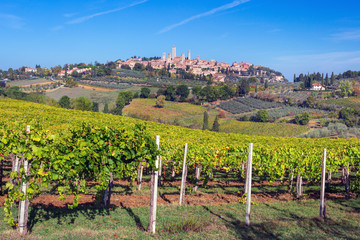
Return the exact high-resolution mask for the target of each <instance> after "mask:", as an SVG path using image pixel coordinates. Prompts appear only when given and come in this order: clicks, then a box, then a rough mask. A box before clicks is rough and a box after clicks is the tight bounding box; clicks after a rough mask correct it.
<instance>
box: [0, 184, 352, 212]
mask: <svg viewBox="0 0 360 240" xmlns="http://www.w3.org/2000/svg"><path fill="white" fill-rule="evenodd" d="M228 183H229V185H232V186H235V185H237V186H239V183H237V182H228ZM93 184H95V183H93ZM114 184H115V185H117V186H120V185H122V186H124V185H125V186H129V183H128V182H127V181H123V180H121V181H115V183H114ZM170 184H171V185H173V186H179V185H180V181H174V182H171V183H170ZM221 184H225V181H221V182H220V181H216V182H215V181H214V182H209V184H208V185H209V186H214V185H221ZM273 184H275V185H279V184H280V183H278V182H275V183H273ZM166 185H167V184H165V186H166ZM241 185H242V184H241ZM256 185H264V183H260V182H259V183H254V186H256ZM142 186H149V182H143V183H142ZM241 189H242V188H241ZM5 197H6V196H0V206H2V205H3V204H4V201H5ZM319 198H320V196H319V193H310V194H309V195H308V196H306V198H305V199H319ZM351 198H355V195H354V194H352V195H351ZM73 199H74V196H68V197H67V199H66V200H65V201H61V200H59V199H58V195H40V196H38V197H36V198H35V199H34V200H33V201H32V203H31V206H42V207H57V208H65V207H67V205H68V204H72V203H73ZM240 199H241V194H207V193H201V192H198V193H193V194H191V195H186V197H185V200H186V201H185V202H186V204H188V205H200V206H202V205H220V204H227V203H238V202H239V200H240ZM326 199H328V200H334V199H345V196H344V194H343V193H326ZM252 200H253V201H254V202H256V203H268V202H289V201H293V200H294V196H293V195H292V194H290V193H255V194H252ZM149 203H150V195H135V194H121V195H118V194H112V196H111V205H112V206H117V207H126V208H130V207H140V206H148V205H149ZM178 203H179V194H162V195H159V197H158V204H159V205H178ZM79 206H96V201H95V195H93V194H81V197H80V200H79Z"/></svg>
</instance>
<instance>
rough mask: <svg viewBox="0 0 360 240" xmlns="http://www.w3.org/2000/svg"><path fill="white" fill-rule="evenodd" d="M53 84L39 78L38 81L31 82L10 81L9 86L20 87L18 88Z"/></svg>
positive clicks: (32, 80) (30, 80) (31, 80)
mask: <svg viewBox="0 0 360 240" xmlns="http://www.w3.org/2000/svg"><path fill="white" fill-rule="evenodd" d="M48 83H53V82H52V81H49V80H47V79H45V78H38V79H29V80H16V81H9V82H7V84H9V85H10V86H18V87H25V86H30V85H33V86H35V85H37V84H48Z"/></svg>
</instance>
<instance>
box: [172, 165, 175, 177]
mask: <svg viewBox="0 0 360 240" xmlns="http://www.w3.org/2000/svg"><path fill="white" fill-rule="evenodd" d="M175 176H176V172H175V166H173V167H172V172H171V177H172V178H174V177H175Z"/></svg>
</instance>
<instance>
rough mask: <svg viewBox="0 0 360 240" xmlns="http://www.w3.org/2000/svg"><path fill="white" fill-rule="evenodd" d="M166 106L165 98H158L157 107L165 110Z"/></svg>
mask: <svg viewBox="0 0 360 240" xmlns="http://www.w3.org/2000/svg"><path fill="white" fill-rule="evenodd" d="M164 106H165V96H164V95H160V96H158V97H157V98H156V101H155V107H158V108H163V107H164Z"/></svg>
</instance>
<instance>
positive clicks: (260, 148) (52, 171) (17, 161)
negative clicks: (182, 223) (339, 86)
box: [0, 99, 360, 228]
mask: <svg viewBox="0 0 360 240" xmlns="http://www.w3.org/2000/svg"><path fill="white" fill-rule="evenodd" d="M244 101H249V100H248V99H246V100H244ZM250 101H253V100H250ZM236 102H240V101H236ZM249 104H251V103H249ZM271 104H272V103H269V104H268V105H266V106H267V107H268V108H270V107H276V105H271ZM263 105H265V103H263ZM252 106H253V107H254V108H255V107H256V106H258V105H256V104H254V105H252ZM0 109H1V110H0V138H1V141H0V150H1V154H2V156H3V159H4V161H2V162H4V163H7V164H10V166H11V163H13V164H12V171H11V172H12V173H11V174H10V176H9V177H10V181H6V183H4V184H5V186H6V189H7V195H6V199H5V200H4V210H5V218H6V220H7V222H8V223H9V224H10V225H14V224H16V223H17V221H16V220H15V217H14V209H13V208H14V207H15V206H16V203H19V205H20V207H19V209H20V210H19V211H20V213H21V211H23V209H27V208H28V206H29V201H30V202H31V201H32V200H34V199H35V200H36V198H38V197H41V194H42V193H43V194H44V193H49V192H51V193H52V194H53V195H56V196H57V197H58V198H59V199H62V200H65V199H67V198H66V196H67V195H70V196H72V199H73V201H71V202H68V203H67V204H68V207H69V208H74V207H77V206H78V205H79V203H81V201H82V200H81V198H82V197H84V194H93V196H94V198H95V199H98V200H99V201H98V202H99V204H101V205H103V206H105V207H107V206H109V204H110V203H111V202H112V201H113V200H110V196H111V192H112V188H113V187H114V185H113V184H114V182H119V181H124V180H127V181H128V183H129V184H133V182H135V181H136V180H137V183H138V185H137V189H138V191H140V190H141V183H142V176H143V173H144V179H149V178H150V176H151V179H152V182H156V183H157V181H156V180H155V179H156V177H159V189H160V190H161V189H162V187H161V186H165V184H166V180H167V179H172V181H169V183H171V184H173V186H175V188H173V190H172V191H173V192H172V193H170V195H171V197H170V196H169V197H168V201H169V202H171V203H172V202H173V201H174V200H171V198H173V197H175V198H177V197H176V194H177V193H178V190H174V189H177V187H178V186H179V185H180V182H179V176H180V175H182V176H185V178H186V175H188V178H189V181H188V182H187V183H186V190H185V189H184V188H185V182H184V177H183V178H182V180H181V182H182V183H181V186H183V184H184V186H183V187H184V188H183V187H182V191H181V193H182V197H183V203H186V202H187V201H186V200H185V199H187V195H186V196H185V195H184V194H185V192H186V194H189V191H190V192H192V191H194V192H195V191H200V189H201V191H203V194H213V193H211V189H212V188H211V186H214V182H215V184H218V185H220V187H221V185H222V184H223V185H225V186H226V185H227V184H229V182H232V183H234V182H235V183H236V184H235V185H233V186H231V187H232V192H233V193H234V192H235V194H234V195H235V196H236V197H235V201H239V199H240V202H241V201H243V199H244V196H245V198H246V195H242V194H243V193H244V191H243V186H244V179H245V178H248V177H247V176H249V174H250V173H251V172H252V174H253V175H254V180H255V181H256V185H257V188H256V191H255V189H254V193H255V197H254V198H253V199H254V200H255V201H256V200H259V199H260V198H261V197H260V196H261V195H260V194H261V193H262V192H263V191H266V190H265V188H270V192H274V191H275V192H276V191H279V193H280V192H282V193H284V192H285V193H286V192H287V191H290V192H292V191H295V189H296V193H294V194H295V196H296V198H298V199H302V198H304V197H306V196H305V195H304V191H305V192H306V193H307V194H306V195H307V196H308V197H309V196H310V197H312V198H315V199H316V196H317V195H316V193H318V188H316V187H315V186H318V185H319V183H320V180H321V176H322V164H323V149H324V148H325V149H326V150H327V155H326V170H327V174H326V176H327V177H326V180H327V184H328V185H329V186H328V188H329V189H331V188H332V191H333V194H334V195H336V196H339V193H340V195H342V194H343V197H344V198H345V197H347V198H350V197H354V194H357V193H358V192H359V190H360V182H359V180H360V172H359V167H360V166H359V164H360V161H359V159H360V152H359V147H360V143H359V141H358V140H357V139H349V140H344V139H297V138H276V137H258V136H257V137H255V136H248V135H240V134H226V133H214V132H209V131H201V130H191V129H186V128H180V127H176V126H170V125H164V124H157V123H152V122H143V121H140V120H137V119H132V118H127V117H119V116H114V115H109V114H102V113H93V112H82V111H74V110H65V109H59V108H55V107H50V106H45V105H39V104H33V103H28V102H22V101H16V100H9V99H1V100H0ZM28 125H29V126H30V127H27V126H28ZM155 135H159V136H160V144H159V146H160V147H159V149H158V145H157V144H158V143H156V142H155ZM249 143H253V144H254V145H253V150H252V151H249ZM185 144H187V148H185V149H187V151H186V150H185V151H184V146H185ZM249 152H251V153H252V155H251V159H252V168H250V169H251V170H248V171H247V170H246V167H249V165H247V164H246V163H247V161H248V159H249V158H250V155H249V154H250V153H249ZM158 156H160V162H159V157H158ZM183 160H184V162H183ZM185 160H186V161H185ZM250 166H251V164H250ZM216 178H218V180H216ZM175 179H178V180H175ZM250 179H251V178H250ZM339 179H340V180H339ZM341 179H343V180H341ZM230 180H231V181H230ZM341 181H343V182H341ZM189 183H190V185H189ZM122 184H124V182H122ZM250 184H251V181H250ZM332 184H333V185H334V186H336V187H334V186H333V187H331V186H332ZM155 185H156V186H157V184H155ZM155 185H151V186H149V185H148V183H147V184H146V182H144V183H143V191H145V192H146V191H148V189H149V188H150V192H151V199H152V198H153V197H154V191H155V196H156V195H157V194H156V190H154V188H155ZM230 185H231V184H230ZM235 186H236V187H235ZM218 187H219V186H218ZM156 188H157V187H156ZM340 188H341V189H344V190H341V191H340V190H339V189H340ZM115 189H116V188H115V187H114V189H113V190H114V191H115ZM146 189H147V190H146ZM207 189H209V190H207ZM250 189H251V188H250ZM279 189H281V190H279ZM304 189H305V190H304ZM4 190H5V189H4ZM165 190H166V188H164V189H162V190H161V191H162V196H163V197H164V195H166V194H165V193H164V191H165ZM239 191H240V192H242V194H240V195H239V194H238V192H239ZM247 191H249V188H248V190H247ZM174 194H175V195H174ZM220 194H222V195H221V196H222V198H225V199H226V196H225V195H226V194H228V192H227V191H223V192H221V193H220ZM256 194H258V195H256ZM218 195H219V194H218ZM271 196H272V195H271ZM287 196H288V197H289V196H291V194H289V195H287ZM127 197H128V198H132V197H134V198H135V196H134V195H129V196H127ZM141 198H143V199H145V197H141ZM193 198H194V199H196V198H197V196H191V197H189V201H190V202H191V201H192V200H191V199H193ZM199 198H200V199H201V198H202V197H201V196H200V195H199ZM220 198H221V197H220ZM268 198H271V197H269V195H268ZM290 198H291V197H290ZM146 199H149V198H148V196H147V197H146ZM169 199H170V200H169ZM229 199H234V198H232V197H229ZM194 201H195V200H194ZM155 202H156V201H155ZM204 202H207V201H206V200H205V199H204ZM227 202H234V200H229V201H227ZM180 203H181V201H180ZM152 207H154V206H152ZM152 209H153V208H152ZM155 212H156V207H155ZM19 215H21V214H19ZM21 216H23V215H21ZM26 218H27V217H26ZM23 221H24V219H21V218H19V221H18V224H19V227H20V228H22V227H25V228H26V226H24V222H23ZM152 221H154V220H151V219H150V223H149V226H150V225H151V224H152ZM25 223H26V221H25ZM25 225H26V224H25Z"/></svg>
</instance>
